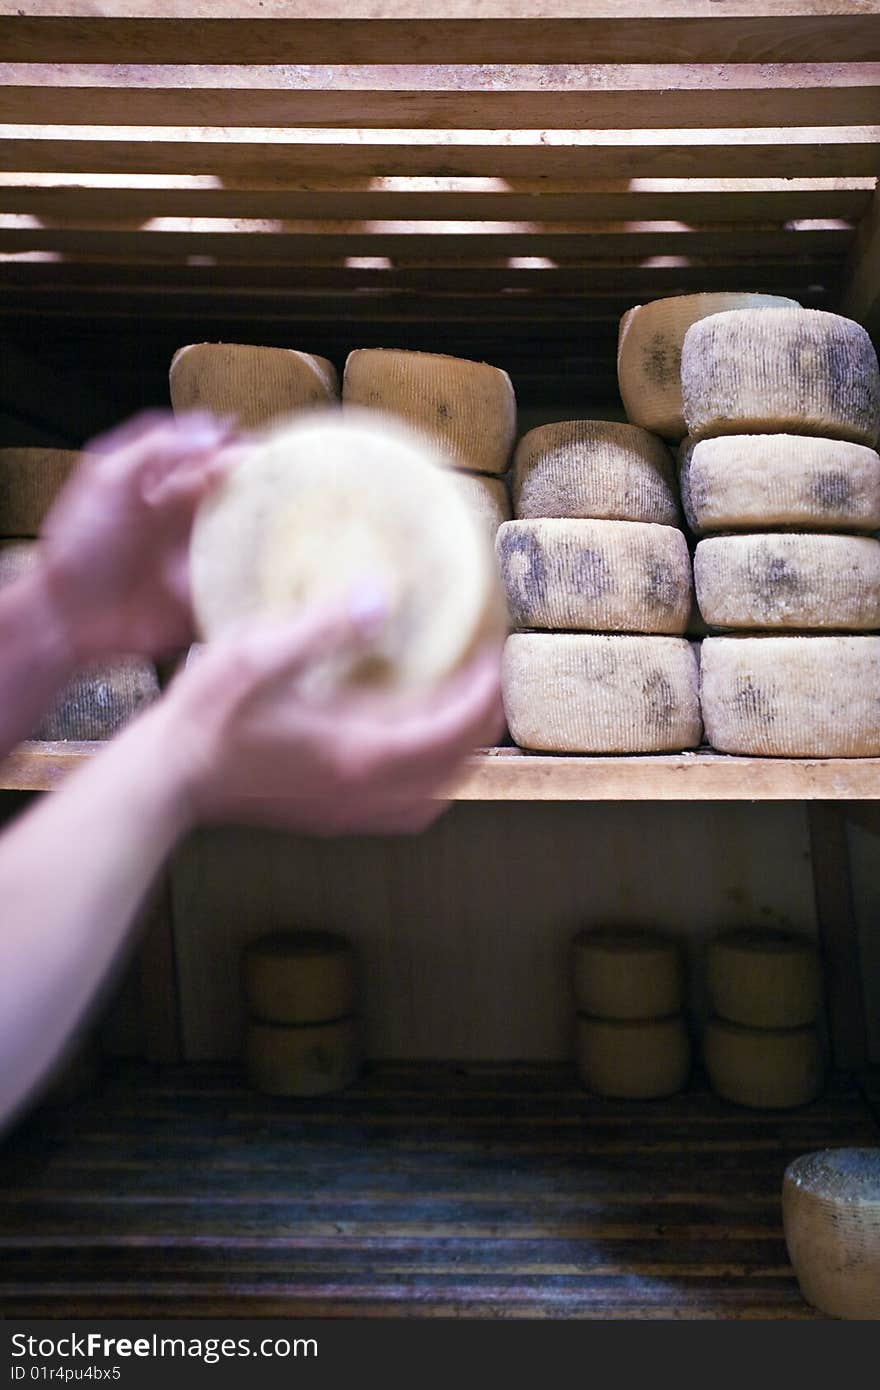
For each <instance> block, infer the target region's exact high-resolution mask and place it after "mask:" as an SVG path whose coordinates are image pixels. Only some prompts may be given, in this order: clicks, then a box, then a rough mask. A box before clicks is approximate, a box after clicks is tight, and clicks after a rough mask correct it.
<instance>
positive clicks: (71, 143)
mask: <svg viewBox="0 0 880 1390" xmlns="http://www.w3.org/2000/svg"><path fill="white" fill-rule="evenodd" d="M878 168H880V127H878V126H877V125H863V126H852V127H850V128H849V129H847V130H846V131H845V132H844V131H841V130H839V129H837V128H836V127H823V126H803V127H792V128H788V129H774V128H769V129H767V128H756V129H752V130H750V129H747V128H737V129H735V130H734V129H718V128H713V129H707V130H687V131H684V130H675V129H671V130H630V129H622V130H564V129H562V130H545V129H541V130H534V131H532V130H430V131H423V130H381V129H380V130H363V129H360V128H356V129H349V130H346V129H334V130H320V129H313V128H309V127H303V128H292V129H290V128H284V127H266V128H262V129H259V130H236V129H227V128H223V129H217V128H214V127H211V126H194V127H178V128H174V127H171V128H169V127H163V126H136V125H129V124H126V125H123V126H111V127H107V128H105V127H101V126H92V125H84V126H80V127H77V126H69V125H57V126H53V125H49V126H35V125H3V126H0V169H4V170H9V171H15V170H18V171H23V172H40V171H46V172H49V171H57V172H59V173H65V172H66V173H77V172H79V171H80V170H89V171H91V172H93V173H118V174H124V173H156V174H191V175H199V174H216V175H220V176H224V175H225V176H230V175H236V176H239V177H242V176H243V177H246V178H251V179H254V178H259V177H283V178H288V179H294V178H309V177H312V178H314V177H318V178H331V177H332V178H351V177H358V176H360V177H367V178H374V177H382V176H401V175H414V176H428V175H440V174H446V175H449V176H468V177H471V176H472V177H489V178H536V177H537V178H556V179H565V178H580V179H585V178H597V179H631V178H774V177H786V178H810V177H814V178H835V177H844V176H846V177H854V178H855V177H872V176H873V175H875V174H876V173H877V170H878Z"/></svg>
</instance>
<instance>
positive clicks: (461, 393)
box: [342, 348, 516, 473]
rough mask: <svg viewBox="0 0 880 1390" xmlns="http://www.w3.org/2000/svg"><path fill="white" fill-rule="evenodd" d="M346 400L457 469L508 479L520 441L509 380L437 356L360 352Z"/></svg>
mask: <svg viewBox="0 0 880 1390" xmlns="http://www.w3.org/2000/svg"><path fill="white" fill-rule="evenodd" d="M342 400H343V403H344V405H345V406H346V407H348V406H349V405H356V406H368V407H373V408H377V409H379V410H383V411H386V412H387V413H388V414H389V415H395V416H398V417H399V418H400V419H402V420H405V421H406V423H407V424H408V425H410V426H411V427H412V428H413V429H415V430H417V431H418V433H419V434H420V435H422V436H423V438H424V439H426V440H427V441H428V443H430V444H431V445H432V446H433V447H434V448H439V449H442V450H443V451H444V453H445V455H446V456H447V458H448V461H449V462H450V463H451V464H452V465H453V467H455V468H464V469H467V470H469V471H470V472H474V473H504V472H505V470H506V469H507V464H508V460H509V458H510V452H511V449H512V448H513V443H514V440H515V438H516V398H515V396H514V394H513V386H512V385H511V382H510V377H509V376H508V375H507V373H506V372H503V371H501V369H500V368H499V367H490V366H489V364H488V363H486V362H469V361H466V360H465V359H464V358H461V357H446V356H443V355H442V354H440V353H434V352H403V351H401V350H399V349H397V348H357V349H356V350H355V351H354V352H350V353H349V355H348V358H347V359H346V363H345V371H344V373H343V379H342Z"/></svg>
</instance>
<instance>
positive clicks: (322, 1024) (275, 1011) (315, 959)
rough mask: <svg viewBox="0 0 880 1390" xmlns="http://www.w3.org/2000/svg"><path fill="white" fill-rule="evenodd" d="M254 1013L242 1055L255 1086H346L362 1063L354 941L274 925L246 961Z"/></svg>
mask: <svg viewBox="0 0 880 1390" xmlns="http://www.w3.org/2000/svg"><path fill="white" fill-rule="evenodd" d="M241 974H242V988H243V993H244V999H245V1006H246V1008H247V1012H248V1018H247V1023H246V1026H245V1046H244V1056H245V1065H246V1068H247V1074H248V1077H249V1079H250V1081H251V1083H252V1084H253V1085H254V1086H255V1087H256V1088H257V1090H260V1091H265V1092H266V1093H267V1094H269V1095H275V1096H316V1095H321V1094H323V1093H324V1092H325V1091H340V1090H342V1089H343V1087H345V1086H348V1085H349V1084H350V1083H351V1082H352V1081H354V1080H355V1078H356V1077H357V1075H358V1073H359V1071H360V1068H361V1038H360V1024H359V1021H358V1018H357V1002H358V1001H357V994H358V990H357V971H356V964H355V956H354V951H353V949H352V946H351V943H350V942H349V941H348V940H347V939H346V938H345V937H343V936H339V935H337V934H336V933H333V932H327V931H295V932H276V933H274V934H272V935H271V936H263V937H260V938H258V939H257V940H256V941H253V942H251V943H250V944H249V945H248V946H247V947H246V948H245V950H244V952H243V955H242V962H241Z"/></svg>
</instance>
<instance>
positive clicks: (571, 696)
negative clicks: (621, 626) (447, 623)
mask: <svg viewBox="0 0 880 1390" xmlns="http://www.w3.org/2000/svg"><path fill="white" fill-rule="evenodd" d="M501 680H502V691H503V695H504V709H505V713H506V715H507V725H508V728H509V729H510V733H511V737H512V738H513V741H514V742H515V743H517V744H519V746H520V748H530V749H533V750H534V751H536V752H545V753H664V752H673V751H678V752H680V751H681V750H682V749H684V748H696V746H697V744H698V743H699V742H700V735H701V732H702V725H701V723H700V705H699V699H698V693H697V686H698V673H697V661H696V657H695V655H694V650H693V647H692V646H691V644H690V643H689V642H686V641H685V640H684V638H683V637H618V636H613V637H612V636H607V635H604V636H603V635H594V634H591V633H577V634H575V633H551V632H528V633H526V632H522V633H514V634H513V635H512V636H510V637H508V639H507V643H506V645H505V648H504V659H503V664H502V678H501Z"/></svg>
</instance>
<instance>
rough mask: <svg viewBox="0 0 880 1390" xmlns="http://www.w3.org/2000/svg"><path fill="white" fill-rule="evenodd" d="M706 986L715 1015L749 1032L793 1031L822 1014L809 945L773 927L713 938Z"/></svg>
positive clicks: (815, 962) (815, 961) (818, 980)
mask: <svg viewBox="0 0 880 1390" xmlns="http://www.w3.org/2000/svg"><path fill="white" fill-rule="evenodd" d="M706 980H707V987H708V993H709V1001H710V1003H711V1006H712V1010H713V1012H714V1013H716V1014H718V1015H719V1017H720V1018H726V1019H728V1020H729V1021H730V1022H732V1023H743V1024H745V1025H747V1026H748V1027H752V1028H798V1027H801V1026H802V1025H804V1024H806V1023H815V1022H816V1020H817V1018H818V1017H819V1014H820V1012H821V1009H822V971H821V968H820V965H819V953H818V951H817V950H816V947H815V945H814V944H813V942H812V941H808V940H807V939H806V938H805V937H803V936H796V935H795V934H794V933H793V932H786V931H778V930H776V929H774V928H772V927H735V928H734V929H733V930H731V931H725V932H721V933H720V934H719V935H718V936H715V937H713V938H712V940H711V941H710V942H709V944H708V948H707V951H706Z"/></svg>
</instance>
